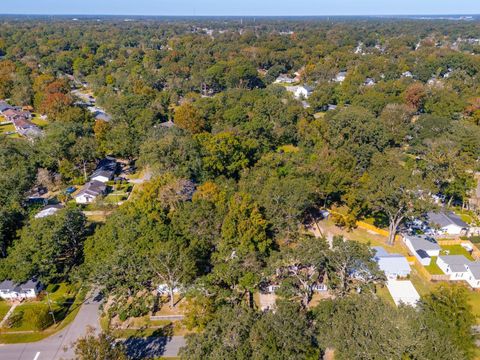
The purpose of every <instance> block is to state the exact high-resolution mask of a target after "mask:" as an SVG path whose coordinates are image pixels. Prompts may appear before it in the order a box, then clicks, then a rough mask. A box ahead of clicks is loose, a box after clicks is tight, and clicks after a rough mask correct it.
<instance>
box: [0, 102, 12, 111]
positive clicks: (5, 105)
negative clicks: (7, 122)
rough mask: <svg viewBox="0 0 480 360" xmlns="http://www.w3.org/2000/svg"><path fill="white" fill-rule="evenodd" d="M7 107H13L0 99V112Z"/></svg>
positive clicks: (7, 108)
mask: <svg viewBox="0 0 480 360" xmlns="http://www.w3.org/2000/svg"><path fill="white" fill-rule="evenodd" d="M9 109H13V107H12V106H10V105H8V104H7V102H6V101H0V113H3V112H4V111H6V110H9Z"/></svg>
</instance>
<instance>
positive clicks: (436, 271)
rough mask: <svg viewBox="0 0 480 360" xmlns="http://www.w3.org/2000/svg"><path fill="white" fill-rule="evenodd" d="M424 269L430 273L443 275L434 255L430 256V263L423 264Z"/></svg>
mask: <svg viewBox="0 0 480 360" xmlns="http://www.w3.org/2000/svg"><path fill="white" fill-rule="evenodd" d="M425 269H426V270H427V271H428V272H429V273H430V274H432V275H443V271H442V269H440V268H439V267H438V265H437V257H436V256H432V261H430V265H428V266H425Z"/></svg>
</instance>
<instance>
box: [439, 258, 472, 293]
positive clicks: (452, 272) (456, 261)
mask: <svg viewBox="0 0 480 360" xmlns="http://www.w3.org/2000/svg"><path fill="white" fill-rule="evenodd" d="M437 265H438V267H439V268H440V269H442V271H443V272H444V273H445V274H446V275H449V276H450V279H449V280H450V281H460V280H464V281H466V282H467V283H468V284H469V285H470V286H471V287H472V288H475V289H479V288H480V262H478V261H477V262H475V261H470V260H468V259H467V258H466V257H465V256H463V255H441V256H439V257H438V259H437Z"/></svg>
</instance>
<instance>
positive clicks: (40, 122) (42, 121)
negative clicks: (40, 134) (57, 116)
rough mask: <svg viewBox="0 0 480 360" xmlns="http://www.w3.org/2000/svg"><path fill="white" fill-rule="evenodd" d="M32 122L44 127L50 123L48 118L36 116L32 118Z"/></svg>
mask: <svg viewBox="0 0 480 360" xmlns="http://www.w3.org/2000/svg"><path fill="white" fill-rule="evenodd" d="M32 123H34V124H35V125H37V126H38V127H39V128H44V127H45V126H47V125H48V124H49V122H48V120H46V119H42V118H40V117H34V118H33V119H32Z"/></svg>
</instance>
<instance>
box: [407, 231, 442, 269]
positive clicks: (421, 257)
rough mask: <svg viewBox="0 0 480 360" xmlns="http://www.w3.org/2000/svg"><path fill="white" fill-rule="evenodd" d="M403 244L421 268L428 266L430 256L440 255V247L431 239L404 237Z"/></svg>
mask: <svg viewBox="0 0 480 360" xmlns="http://www.w3.org/2000/svg"><path fill="white" fill-rule="evenodd" d="M403 242H404V243H405V245H406V246H407V248H408V250H410V253H411V254H412V255H413V256H415V257H416V258H417V259H418V261H419V262H420V263H421V264H422V265H423V266H428V265H430V262H431V260H432V259H431V258H432V256H439V255H440V245H438V243H437V242H436V241H435V240H434V239H432V238H427V237H419V236H410V235H404V236H403Z"/></svg>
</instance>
